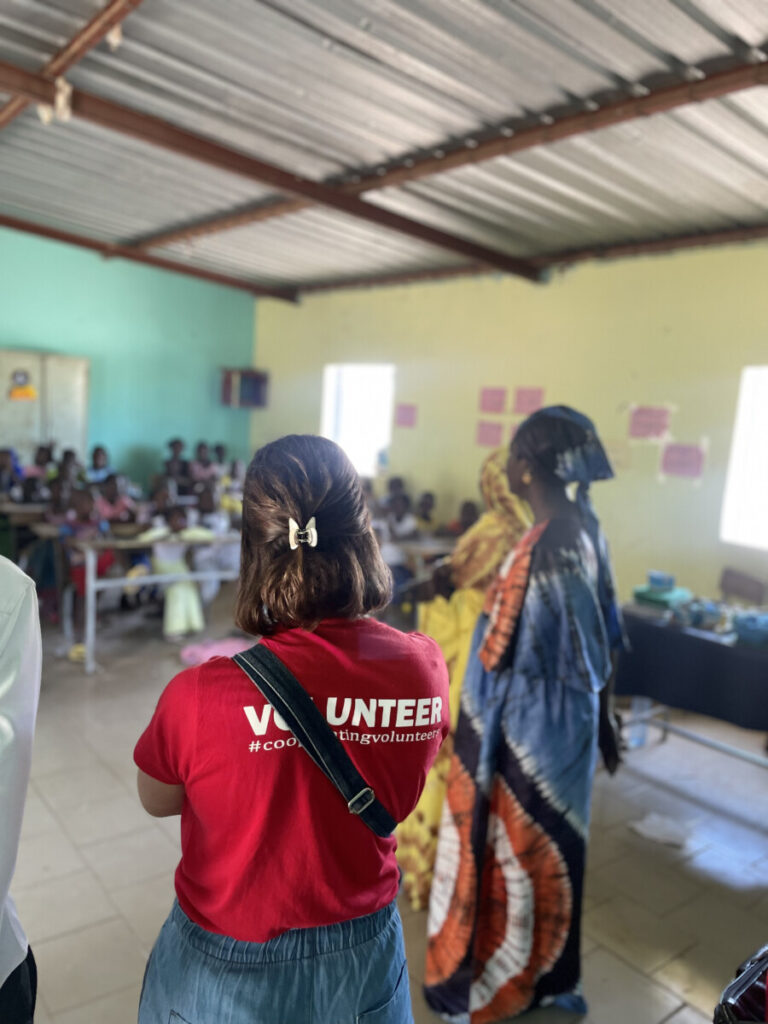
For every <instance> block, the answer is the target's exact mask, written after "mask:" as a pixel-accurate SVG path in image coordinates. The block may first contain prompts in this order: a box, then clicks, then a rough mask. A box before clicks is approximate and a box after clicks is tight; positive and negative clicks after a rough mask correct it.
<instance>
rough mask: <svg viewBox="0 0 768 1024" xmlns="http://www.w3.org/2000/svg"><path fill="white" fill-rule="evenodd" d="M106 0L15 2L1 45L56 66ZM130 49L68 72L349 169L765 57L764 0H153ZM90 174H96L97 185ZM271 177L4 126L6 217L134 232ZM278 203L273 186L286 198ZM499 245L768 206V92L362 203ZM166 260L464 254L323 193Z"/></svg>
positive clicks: (650, 227)
mask: <svg viewBox="0 0 768 1024" xmlns="http://www.w3.org/2000/svg"><path fill="white" fill-rule="evenodd" d="M101 6H102V4H101V3H98V2H96V0H0V60H6V61H10V62H12V63H16V64H18V65H20V66H23V67H25V68H29V69H37V68H40V67H42V65H43V64H44V63H45V61H46V60H47V59H49V58H50V57H51V56H52V55H53V54H54V53H55V52H56V50H57V49H58V48H60V47H61V46H62V45H63V44H64V42H65V41H66V40H67V39H69V38H71V37H72V35H74V33H75V32H76V31H77V30H78V29H79V28H80V27H81V26H82V25H83V24H84V23H85V21H86V20H87V19H88V18H89V17H91V16H92V15H93V14H94V12H95V11H97V10H98V9H100V8H101ZM123 34H124V41H123V44H122V46H121V47H120V48H119V49H118V51H117V52H116V53H112V52H110V50H109V49H108V48H107V47H106V45H105V44H101V45H100V46H99V47H97V48H96V49H95V50H94V51H92V52H91V53H89V54H88V55H87V56H86V57H85V58H84V59H83V60H82V61H81V62H80V63H79V64H78V65H77V66H76V67H75V68H73V69H71V70H70V71H69V72H68V73H67V79H68V80H69V81H70V82H72V83H73V84H74V85H75V86H76V87H80V88H83V89H87V90H89V91H91V92H94V93H96V94H98V95H100V96H104V97H106V98H109V99H113V100H115V101H117V102H120V103H122V104H124V105H126V106H128V107H131V108H133V109H136V110H140V111H142V112H146V113H151V114H155V115H157V116H159V117H162V118H164V119H166V120H168V121H170V122H172V123H174V124H176V125H179V126H182V127H185V128H187V129H189V130H192V131H194V132H196V133H198V134H200V135H203V136H206V137H209V138H212V139H215V140H218V141H220V142H222V143H224V144H226V145H228V146H230V147H232V148H234V149H239V150H241V151H244V152H247V153H251V154H253V155H255V156H258V157H260V158H261V159H263V160H266V161H269V162H272V163H275V164H277V165H279V166H281V167H284V168H286V169H288V170H290V171H293V172H295V173H299V174H302V175H305V176H307V177H310V178H315V179H318V180H321V179H330V180H333V179H334V178H345V177H349V175H350V174H351V173H353V172H362V171H365V170H366V169H371V168H376V167H378V166H389V165H391V164H392V163H393V162H396V161H401V160H403V159H404V158H405V157H407V156H409V155H411V156H417V155H418V154H423V153H431V152H432V151H434V150H437V149H445V148H447V147H450V146H451V145H452V144H453V143H455V142H457V141H459V140H461V141H462V143H463V141H464V140H467V139H468V138H470V141H471V136H473V135H475V136H476V137H478V138H481V137H483V135H484V133H487V132H489V131H491V130H495V128H496V127H497V126H498V125H500V124H502V123H506V122H510V121H513V122H514V120H515V119H527V120H528V121H531V120H532V119H535V118H536V117H537V116H538V115H541V114H548V113H549V112H554V113H556V112H557V111H558V110H564V109H578V108H579V106H580V105H582V106H583V104H584V102H585V101H587V102H590V101H593V100H594V101H597V102H604V101H606V100H609V99H611V98H615V97H617V96H620V95H630V94H631V93H632V91H633V90H634V91H636V92H640V91H642V90H641V89H638V83H644V84H645V86H650V87H655V86H657V85H663V84H664V83H672V82H675V81H681V80H684V79H685V78H686V77H687V78H690V79H691V80H693V79H695V78H696V76H697V75H698V74H699V71H698V70H697V69H698V68H699V67H705V68H707V69H710V68H714V67H718V66H721V65H722V66H727V65H728V63H729V62H735V61H744V60H747V59H754V60H756V59H759V54H756V53H755V52H754V48H755V47H760V46H763V44H765V43H766V41H767V40H768V3H766V2H765V0H728V2H724V0H643V3H637V0H547V2H546V3H542V2H541V0H144V2H143V3H142V5H141V6H140V7H139V8H138V9H137V10H136V11H135V12H134V13H132V14H131V15H130V16H129V18H128V19H127V20H126V22H125V24H124V27H123ZM96 181H98V188H96V187H95V186H94V183H95V182H96ZM268 197H269V192H268V190H266V189H263V188H260V187H259V185H258V184H256V183H254V182H249V181H247V180H245V179H243V178H240V177H237V176H235V175H229V174H225V173H223V172H219V171H215V170H212V169H211V168H210V167H207V166H205V165H203V164H201V163H197V162H195V161H192V160H188V159H186V158H182V157H176V156H174V155H173V154H170V153H168V152H166V151H164V150H161V149H157V148H154V147H150V146H147V145H144V144H142V143H140V142H136V141H134V140H131V139H129V138H127V137H126V136H121V135H117V134H114V133H111V132H106V131H103V130H101V129H97V128H95V127H93V126H89V125H87V124H85V123H83V122H80V121H76V120H73V121H72V122H70V123H69V124H65V125H58V124H57V125H52V126H50V127H49V128H44V127H43V126H42V125H40V124H39V123H38V122H37V121H36V120H35V118H34V116H33V115H32V114H27V115H25V116H24V117H23V118H21V119H19V120H18V121H17V122H16V123H14V124H12V125H11V126H9V127H7V128H5V129H4V130H2V131H0V212H3V213H6V214H11V215H14V216H19V217H27V218H28V219H31V220H36V221H38V222H41V223H45V224H50V225H51V226H56V227H61V228H67V229H69V230H76V231H80V232H83V233H88V234H90V235H92V236H93V237H96V238H99V239H103V240H110V241H118V240H123V239H125V238H129V237H134V236H137V235H141V234H144V233H146V234H151V233H154V232H156V231H159V230H161V229H164V228H166V227H171V226H175V225H179V224H186V223H191V222H194V221H196V220H198V219H202V218H205V217H206V216H207V215H214V214H217V213H224V212H226V211H228V210H231V209H235V208H238V207H241V206H242V205H244V204H248V203H252V202H258V201H261V200H266V199H267V198H268ZM273 198H274V197H273ZM365 198H366V199H368V200H369V201H370V202H375V203H378V204H380V205H382V206H385V207H387V208H390V209H393V210H396V211H397V212H400V213H402V214H405V215H407V216H409V217H411V218H413V219H415V220H419V221H422V222H424V223H428V224H431V225H433V226H435V227H438V228H440V229H442V230H444V231H448V232H451V233H453V234H455V235H457V236H461V237H464V238H470V239H472V240H475V241H477V242H480V243H482V244H484V245H487V246H489V247H494V248H496V249H498V250H499V251H502V252H505V253H511V254H514V255H522V256H533V255H545V254H552V253H557V252H560V251H563V250H568V249H572V248H579V247H582V246H592V245H607V244H611V243H614V242H625V241H640V240H647V239H654V238H662V237H667V236H673V235H676V234H680V233H684V232H689V231H704V230H719V229H723V228H729V227H734V226H745V225H750V224H756V223H764V222H765V221H766V220H768V88H764V87H761V88H753V89H749V90H747V91H744V92H740V93H736V94H733V95H731V96H729V97H727V98H726V99H722V100H712V101H708V102H706V103H701V104H697V105H691V106H688V107H685V108H681V109H679V110H676V111H674V112H671V113H668V114H659V115H655V116H653V117H648V118H644V119H638V120H635V121H632V122H629V123H627V124H624V125H620V126H616V127H613V128H607V129H603V130H601V131H597V132H593V133H591V134H588V135H581V136H577V137H573V138H571V139H568V140H566V141H562V142H558V143H555V144H553V145H547V146H542V147H538V148H536V149H531V150H528V151H524V152H520V153H518V154H516V155H514V156H509V157H501V158H498V159H495V160H492V161H486V162H484V163H482V164H475V165H469V166H466V167H463V168H461V169H458V170H454V171H450V172H448V173H444V174H437V175H433V176H431V177H429V178H424V179H421V180H418V181H414V182H412V183H410V184H407V185H403V186H401V187H399V188H390V189H387V190H385V191H382V192H377V193H369V194H367V195H366V197H365ZM161 254H162V255H166V256H168V257H169V258H174V259H178V260H181V261H189V262H192V263H194V264H195V265H199V266H203V267H207V268H208V269H214V270H217V271H220V272H222V273H230V274H232V275H233V276H236V277H240V278H242V277H245V278H246V279H251V278H252V279H254V280H259V281H275V282H296V283H299V284H300V283H305V282H310V281H311V282H316V281H319V280H333V279H334V278H342V277H347V276H365V275H367V274H370V275H371V276H372V277H374V276H375V275H376V274H378V273H381V274H384V273H390V272H395V271H397V270H403V271H411V270H416V269H419V268H422V267H428V266H434V267H445V266H452V265H456V263H458V262H461V260H460V258H457V257H455V256H453V255H451V254H449V253H445V252H444V251H442V250H437V249H435V248H434V247H433V246H430V245H426V244H423V243H421V242H419V241H417V240H414V239H410V238H407V237H404V236H401V235H397V234H395V233H393V232H390V231H385V230H382V229H379V228H377V227H375V226H373V225H370V224H366V223H365V222H362V221H358V220H353V219H351V218H348V217H345V216H343V215H341V214H338V213H334V212H331V211H328V210H321V209H315V210H311V211H306V212H303V213H301V214H297V215H293V216H290V217H284V218H280V219H275V220H272V221H266V222H264V223H259V224H254V225H251V226H248V227H244V228H238V229H236V230H232V231H227V232H222V233H219V234H216V235H210V236H206V237H201V238H198V239H196V240H194V241H193V242H191V243H183V244H180V245H174V246H169V247H166V249H164V250H162V251H161Z"/></svg>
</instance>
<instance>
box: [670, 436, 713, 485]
mask: <svg viewBox="0 0 768 1024" xmlns="http://www.w3.org/2000/svg"><path fill="white" fill-rule="evenodd" d="M661 472H662V473H664V474H665V475H666V476H685V477H688V478H689V479H694V480H696V479H698V478H699V477H700V476H701V475H702V473H703V472H704V449H703V448H702V447H701V445H698V444H668V445H665V446H664V452H663V454H662V456H661Z"/></svg>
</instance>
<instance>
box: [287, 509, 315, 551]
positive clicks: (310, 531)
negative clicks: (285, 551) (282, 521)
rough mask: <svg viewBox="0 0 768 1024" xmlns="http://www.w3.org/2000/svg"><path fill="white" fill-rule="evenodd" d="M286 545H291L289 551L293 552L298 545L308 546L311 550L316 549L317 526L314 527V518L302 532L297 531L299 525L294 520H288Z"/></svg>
mask: <svg viewBox="0 0 768 1024" xmlns="http://www.w3.org/2000/svg"><path fill="white" fill-rule="evenodd" d="M288 543H289V544H290V545H291V551H295V550H296V548H297V547H298V546H299V544H309V546H310V547H311V548H316V547H317V526H316V525H315V517H314V516H312V518H311V519H310V520H309V522H308V523H307V525H306V526H305V527H304V529H303V530H300V529H299V524H298V523H297V522H296V520H295V519H289V520H288Z"/></svg>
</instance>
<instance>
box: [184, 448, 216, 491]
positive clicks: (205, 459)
mask: <svg viewBox="0 0 768 1024" xmlns="http://www.w3.org/2000/svg"><path fill="white" fill-rule="evenodd" d="M189 475H190V477H191V478H192V484H193V485H194V489H195V490H196V491H201V490H202V485H204V484H209V483H215V482H216V481H217V480H218V479H219V476H220V473H219V466H218V463H216V462H214V461H213V459H212V458H211V454H210V451H209V448H208V445H207V444H206V443H205V441H200V442H199V443H198V445H197V447H196V448H195V457H194V459H193V460H192V462H190V464H189Z"/></svg>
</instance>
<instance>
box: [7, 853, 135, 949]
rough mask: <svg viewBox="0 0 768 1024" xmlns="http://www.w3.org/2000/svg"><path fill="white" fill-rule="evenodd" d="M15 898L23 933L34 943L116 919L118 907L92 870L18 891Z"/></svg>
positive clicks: (15, 891) (78, 872)
mask: <svg viewBox="0 0 768 1024" xmlns="http://www.w3.org/2000/svg"><path fill="white" fill-rule="evenodd" d="M13 896H14V899H15V900H16V905H17V907H18V910H19V917H20V919H21V921H23V923H24V931H25V932H26V933H27V936H28V938H29V940H30V942H33V943H37V942H42V941H44V940H46V939H51V938H54V937H55V936H57V935H62V934H64V933H65V932H71V931H76V930H77V929H78V928H83V927H84V926H86V925H91V924H96V923H97V922H99V921H104V920H107V919H108V918H111V917H117V911H116V910H115V907H114V906H113V905H112V903H110V901H109V899H108V898H107V894H106V892H105V891H104V889H103V888H102V886H101V885H100V883H99V882H98V881H97V879H96V878H95V876H94V874H93V872H91V871H89V870H85V871H77V872H75V873H74V874H71V875H67V876H66V877H65V878H54V879H50V880H48V881H46V882H38V883H36V884H35V885H31V886H29V887H27V888H23V889H20V888H15V889H14V893H13Z"/></svg>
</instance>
